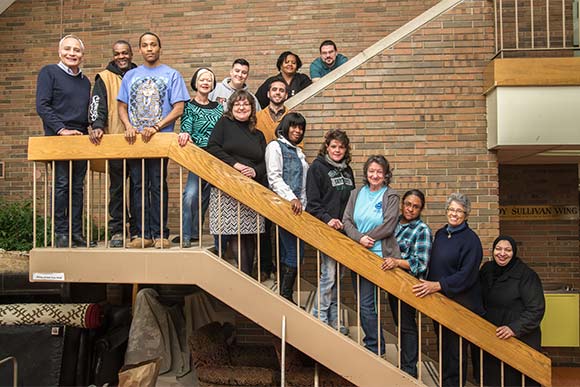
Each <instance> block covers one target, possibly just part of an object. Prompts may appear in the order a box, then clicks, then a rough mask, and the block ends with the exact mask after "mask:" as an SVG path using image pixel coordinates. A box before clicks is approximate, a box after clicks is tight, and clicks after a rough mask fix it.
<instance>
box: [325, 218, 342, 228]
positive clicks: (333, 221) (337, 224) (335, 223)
mask: <svg viewBox="0 0 580 387" xmlns="http://www.w3.org/2000/svg"><path fill="white" fill-rule="evenodd" d="M326 224H328V225H329V226H330V227H332V228H333V229H335V230H342V228H343V227H344V225H343V224H342V222H341V221H340V219H330V220H329V221H328V223H326Z"/></svg>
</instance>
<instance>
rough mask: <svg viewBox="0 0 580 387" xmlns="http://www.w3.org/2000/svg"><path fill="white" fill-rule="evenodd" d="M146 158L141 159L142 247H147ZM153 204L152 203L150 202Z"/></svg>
mask: <svg viewBox="0 0 580 387" xmlns="http://www.w3.org/2000/svg"><path fill="white" fill-rule="evenodd" d="M144 185H145V159H141V248H142V249H144V248H145V187H144ZM149 205H151V203H149Z"/></svg>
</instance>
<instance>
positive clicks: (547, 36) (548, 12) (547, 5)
mask: <svg viewBox="0 0 580 387" xmlns="http://www.w3.org/2000/svg"><path fill="white" fill-rule="evenodd" d="M546 47H548V48H550V0H546Z"/></svg>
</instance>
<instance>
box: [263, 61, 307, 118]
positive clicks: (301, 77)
mask: <svg viewBox="0 0 580 387" xmlns="http://www.w3.org/2000/svg"><path fill="white" fill-rule="evenodd" d="M276 67H277V68H278V71H280V72H279V73H278V74H276V75H274V76H273V77H270V78H268V79H266V81H264V83H262V85H260V87H259V88H258V90H257V91H256V98H258V101H260V106H261V107H262V109H265V108H266V106H268V104H269V103H270V99H269V98H268V89H269V88H270V83H271V82H272V80H274V79H275V78H278V79H280V78H281V79H284V82H286V90H287V91H288V98H291V97H293V96H294V95H295V94H296V93H298V92H299V91H300V90H302V89H305V88H306V87H308V86H310V84H311V83H312V80H311V79H310V77H309V76H308V75H306V74H302V73H299V72H298V70H300V68H301V67H302V61H301V60H300V57H299V56H298V55H296V54H294V53H293V52H292V51H284V52H283V53H282V54H280V56H279V57H278V61H277V62H276Z"/></svg>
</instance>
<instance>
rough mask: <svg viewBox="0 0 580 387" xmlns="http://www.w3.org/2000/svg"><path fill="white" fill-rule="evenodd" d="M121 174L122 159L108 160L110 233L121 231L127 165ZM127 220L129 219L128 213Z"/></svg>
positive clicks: (122, 227) (127, 173) (127, 171)
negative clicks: (124, 172) (124, 173)
mask: <svg viewBox="0 0 580 387" xmlns="http://www.w3.org/2000/svg"><path fill="white" fill-rule="evenodd" d="M126 168H127V169H126V175H125V176H123V160H109V180H110V183H111V185H110V187H109V216H110V219H109V232H110V233H111V235H115V234H120V233H122V232H123V229H124V226H123V185H124V184H125V181H126V179H127V177H128V176H129V166H128V165H127V167H126ZM126 219H127V220H129V221H130V219H129V216H128V213H127V218H126Z"/></svg>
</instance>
